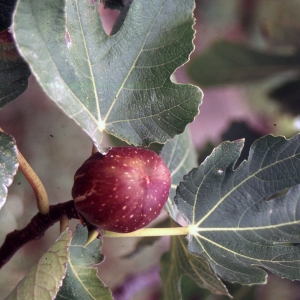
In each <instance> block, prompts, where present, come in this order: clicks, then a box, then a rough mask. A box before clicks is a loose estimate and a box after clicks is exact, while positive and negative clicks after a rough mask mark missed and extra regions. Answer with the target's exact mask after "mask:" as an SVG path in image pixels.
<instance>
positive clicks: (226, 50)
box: [0, 0, 300, 300]
mask: <svg viewBox="0 0 300 300" xmlns="http://www.w3.org/2000/svg"><path fill="white" fill-rule="evenodd" d="M100 13H101V15H102V20H103V22H104V23H105V24H106V26H107V28H109V27H110V26H112V23H113V22H112V19H113V18H114V17H115V16H116V12H114V11H110V10H108V9H105V10H104V9H103V8H102V9H101V10H100ZM195 18H196V24H195V29H196V30H197V33H196V38H195V41H194V43H195V51H194V53H193V54H192V55H191V60H190V62H189V63H188V64H187V65H186V66H184V67H182V68H180V69H178V70H177V71H176V74H175V76H176V80H177V81H178V82H182V83H186V82H192V83H194V84H196V85H198V86H200V87H201V88H202V89H203V91H204V102H203V104H202V105H201V107H200V111H201V113H200V115H199V116H198V117H197V118H196V120H195V122H193V123H192V124H191V125H190V126H189V128H190V131H191V134H192V139H193V143H194V145H195V147H196V148H197V150H198V152H199V163H201V162H202V161H203V160H204V159H205V157H206V156H207V155H208V154H209V153H210V152H211V150H212V149H213V147H215V146H217V145H218V144H219V143H220V142H221V141H223V140H228V139H229V140H236V139H239V138H245V139H246V147H245V150H244V152H243V154H242V156H243V157H242V158H241V160H242V159H246V158H247V155H248V154H247V148H249V146H250V145H251V143H252V142H253V141H254V140H255V139H257V138H258V137H260V136H262V135H265V134H269V133H273V134H275V135H278V134H282V135H285V136H286V137H290V136H291V135H293V134H295V133H297V132H298V131H299V128H300V117H299V113H300V105H299V101H300V97H299V93H298V91H300V74H299V69H300V54H299V48H300V1H299V0H288V1H286V0H226V1H224V0H196V9H195ZM108 31H109V29H108ZM222 74H225V76H224V75H222ZM221 75H222V76H221ZM0 126H1V127H3V129H4V130H5V131H6V132H7V133H9V134H11V135H13V136H14V137H15V138H16V141H17V144H18V147H19V148H20V150H21V152H22V153H23V155H24V156H25V157H26V158H27V159H28V161H29V163H30V164H31V165H32V167H33V168H34V169H35V170H36V172H37V173H38V175H39V176H40V178H41V179H42V181H43V182H44V184H45V186H46V189H47V190H48V193H49V198H50V201H51V204H55V203H58V202H61V201H66V200H69V199H71V193H70V191H71V187H72V183H73V174H74V173H75V171H76V170H77V168H78V167H79V166H80V165H81V164H82V162H83V161H84V160H85V159H86V158H87V157H88V156H89V155H90V152H91V147H92V145H91V142H90V139H89V138H88V137H87V136H86V135H85V134H84V132H83V131H82V130H81V129H80V128H79V127H78V126H77V125H76V124H75V123H74V122H73V121H72V120H70V119H69V118H67V117H66V116H65V115H64V114H63V113H62V112H61V111H60V109H59V108H58V107H57V106H56V105H55V104H54V103H53V102H52V101H50V100H49V99H48V98H47V96H45V94H44V92H43V91H42V89H41V88H40V87H39V85H38V83H37V82H36V80H35V78H34V77H33V76H31V77H30V79H29V87H28V89H27V90H26V91H25V92H24V93H23V94H22V95H21V96H20V97H18V99H16V100H15V101H13V102H11V103H10V104H9V105H7V106H6V107H5V108H4V109H2V110H1V111H0ZM66 141H67V142H66ZM114 142H115V141H114ZM111 144H112V140H110V138H109V137H107V139H106V145H107V146H110V145H111ZM241 160H240V161H241ZM33 199H34V196H33V192H32V190H31V188H30V186H29V184H28V183H27V181H26V180H25V178H24V177H23V175H22V174H21V173H18V174H17V176H16V177H15V181H14V183H13V185H12V186H11V187H10V189H9V198H8V201H7V203H6V205H5V206H4V207H3V209H2V210H1V211H0V239H1V241H2V240H3V239H4V237H5V235H6V234H7V233H8V232H10V231H12V230H13V229H15V228H22V227H24V226H25V225H26V224H27V223H28V221H29V220H30V219H31V217H32V216H33V215H35V214H36V206H35V203H34V201H32V200H33ZM75 223H76V222H75ZM75 223H74V224H75ZM74 224H73V225H72V226H73V228H74ZM58 226H59V225H58V224H57V225H55V226H53V227H52V228H51V229H50V230H49V231H47V232H46V234H45V236H44V237H43V238H42V239H40V240H38V241H34V242H31V243H29V244H28V245H26V246H25V247H24V248H23V249H21V250H20V251H19V252H18V253H17V254H16V255H15V256H14V257H13V259H12V260H11V261H10V263H9V264H7V265H6V266H5V267H4V268H3V269H2V270H1V272H0V282H1V284H0V295H1V297H3V298H5V296H6V295H8V294H9V292H10V291H11V290H12V289H13V288H14V287H15V285H16V284H17V282H18V281H19V280H20V279H21V278H22V277H23V276H24V275H25V274H26V273H27V272H28V270H29V268H30V267H31V266H32V265H33V264H34V263H35V262H36V261H37V260H38V258H39V257H40V256H41V255H42V254H43V253H44V252H45V251H46V250H47V249H48V248H49V247H50V246H51V245H52V244H53V242H54V240H55V239H56V237H57V233H58V231H59V228H58ZM135 243H136V240H135V239H126V240H125V239H112V240H105V241H104V248H103V252H104V255H105V256H106V260H105V261H104V263H102V264H101V265H100V266H99V276H100V278H101V279H102V280H103V281H104V282H105V283H106V284H107V285H108V286H109V287H110V288H111V289H112V290H114V291H115V297H116V299H117V300H118V299H119V300H126V299H133V300H134V299H137V300H150V299H159V294H160V284H159V282H160V281H159V267H158V266H159V259H160V256H161V254H162V253H163V252H165V251H166V250H167V248H168V238H162V239H160V240H159V241H157V242H155V243H154V245H152V246H151V247H148V248H146V249H145V250H143V251H142V252H140V253H139V254H137V255H135V256H134V257H133V258H129V259H125V258H123V256H126V254H128V253H130V252H131V251H132V249H134V245H135ZM145 257H146V258H147V259H145ZM226 285H228V288H229V291H230V293H231V294H232V295H233V299H235V300H239V299H243V300H248V299H249V300H250V299H251V300H252V299H253V300H259V299H264V300H277V299H278V300H282V299H284V300H297V299H299V295H300V284H299V283H298V282H291V281H288V280H284V279H281V278H278V277H276V276H274V275H271V274H270V276H269V278H268V283H267V284H266V285H260V286H253V287H248V286H238V285H234V284H229V283H226ZM181 288H182V292H183V299H184V300H202V299H206V300H221V299H228V298H226V297H225V296H217V295H212V294H210V293H209V292H208V291H205V290H202V289H199V287H197V286H196V285H195V284H194V283H193V281H192V280H190V279H189V278H183V281H182V285H181ZM174 300H175V299H174Z"/></svg>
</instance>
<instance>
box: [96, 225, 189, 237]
mask: <svg viewBox="0 0 300 300" xmlns="http://www.w3.org/2000/svg"><path fill="white" fill-rule="evenodd" d="M190 232H191V228H190V226H186V227H170V228H141V229H139V230H136V231H133V232H129V233H118V232H111V231H104V230H103V232H102V235H103V236H104V237H109V238H120V237H127V238H128V237H147V236H174V235H188V234H189V233H190Z"/></svg>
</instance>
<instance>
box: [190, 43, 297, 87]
mask: <svg viewBox="0 0 300 300" xmlns="http://www.w3.org/2000/svg"><path fill="white" fill-rule="evenodd" d="M299 69H300V55H299V54H295V55H281V54H274V53H268V52H263V51H259V50H255V49H252V48H250V47H248V46H246V45H242V44H235V43H231V42H228V41H218V42H215V43H214V44H213V45H212V46H211V47H210V48H209V49H208V50H207V51H206V52H205V53H203V54H200V55H199V56H197V57H196V58H195V59H193V61H191V63H190V64H189V66H188V72H189V75H190V76H191V77H192V78H193V80H195V81H196V82H197V83H198V84H200V85H201V86H214V85H224V84H237V83H247V82H251V81H255V80H261V79H264V78H267V77H270V76H274V75H276V74H278V73H280V72H286V71H292V70H297V71H298V70H299Z"/></svg>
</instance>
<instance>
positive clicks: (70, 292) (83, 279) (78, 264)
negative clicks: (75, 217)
mask: <svg viewBox="0 0 300 300" xmlns="http://www.w3.org/2000/svg"><path fill="white" fill-rule="evenodd" d="M87 236H88V232H87V229H86V228H84V227H83V226H81V225H78V226H77V229H76V232H75V234H74V237H73V239H72V242H71V245H70V250H69V251H70V256H69V262H68V267H67V274H66V277H65V279H64V281H63V285H62V287H61V289H60V290H59V292H58V294H57V297H56V298H55V299H56V300H65V299H80V300H96V299H97V300H102V299H103V300H110V299H111V300H112V299H113V298H112V295H111V291H110V290H109V289H108V288H107V287H106V286H105V285H104V284H103V283H102V282H101V280H100V279H99V277H98V276H97V268H96V266H95V265H96V264H99V263H101V262H102V261H103V259H104V257H103V255H102V253H101V251H100V250H101V245H102V240H100V239H96V240H94V241H93V242H92V243H90V244H89V245H88V246H86V247H84V244H85V242H86V241H87Z"/></svg>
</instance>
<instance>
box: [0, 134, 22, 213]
mask: <svg viewBox="0 0 300 300" xmlns="http://www.w3.org/2000/svg"><path fill="white" fill-rule="evenodd" d="M17 156H18V150H17V147H16V143H15V140H14V138H13V137H11V136H10V135H8V134H6V133H4V132H0V209H1V208H2V206H3V205H4V203H5V201H6V197H7V187H8V186H10V185H11V184H12V182H13V177H14V176H15V175H16V173H17V170H18V167H19V163H18V158H17Z"/></svg>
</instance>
